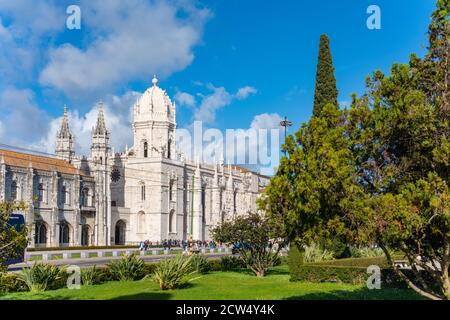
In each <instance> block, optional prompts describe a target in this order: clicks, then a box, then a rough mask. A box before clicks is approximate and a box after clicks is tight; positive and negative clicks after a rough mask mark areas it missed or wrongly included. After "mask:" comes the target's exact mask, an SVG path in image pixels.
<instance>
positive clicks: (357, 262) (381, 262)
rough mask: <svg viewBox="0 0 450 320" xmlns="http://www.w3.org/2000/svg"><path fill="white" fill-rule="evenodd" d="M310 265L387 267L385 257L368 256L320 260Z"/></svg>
mask: <svg viewBox="0 0 450 320" xmlns="http://www.w3.org/2000/svg"><path fill="white" fill-rule="evenodd" d="M311 265H320V266H340V267H361V268H367V267H369V266H373V265H375V266H379V267H380V268H389V264H388V262H387V260H386V257H384V256H381V257H370V258H346V259H337V260H330V261H321V262H315V263H311Z"/></svg>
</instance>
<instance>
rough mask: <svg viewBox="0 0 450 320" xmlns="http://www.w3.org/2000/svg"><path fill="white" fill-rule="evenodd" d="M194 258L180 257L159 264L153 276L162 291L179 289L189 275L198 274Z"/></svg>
mask: <svg viewBox="0 0 450 320" xmlns="http://www.w3.org/2000/svg"><path fill="white" fill-rule="evenodd" d="M193 257H194V256H190V257H189V258H184V257H183V256H178V257H175V258H173V259H167V260H163V261H161V262H159V263H158V265H157V266H156V269H155V271H154V273H153V275H152V279H153V281H155V282H156V283H157V284H158V285H159V288H160V289H161V290H170V289H175V288H178V287H179V286H180V285H181V284H183V283H184V282H185V281H186V280H187V277H188V276H189V275H191V274H193V273H195V272H196V271H195V270H194V268H193V265H192V261H193V259H194V258H193ZM191 280H194V279H191Z"/></svg>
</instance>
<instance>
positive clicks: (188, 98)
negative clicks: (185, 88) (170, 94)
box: [174, 92, 195, 108]
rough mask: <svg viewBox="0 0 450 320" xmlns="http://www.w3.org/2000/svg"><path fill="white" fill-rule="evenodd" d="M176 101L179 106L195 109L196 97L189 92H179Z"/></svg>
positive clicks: (175, 97)
mask: <svg viewBox="0 0 450 320" xmlns="http://www.w3.org/2000/svg"><path fill="white" fill-rule="evenodd" d="M174 99H175V101H176V102H177V103H178V105H179V106H186V107H189V108H193V107H195V97H194V96H193V95H191V94H189V93H187V92H177V93H176V94H175V96H174Z"/></svg>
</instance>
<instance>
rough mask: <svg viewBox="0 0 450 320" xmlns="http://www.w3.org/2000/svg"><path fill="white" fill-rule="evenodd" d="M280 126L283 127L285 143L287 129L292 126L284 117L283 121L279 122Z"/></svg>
mask: <svg viewBox="0 0 450 320" xmlns="http://www.w3.org/2000/svg"><path fill="white" fill-rule="evenodd" d="M280 126H282V127H284V142H285V143H286V136H287V128H289V127H290V126H292V121H289V120H288V118H287V117H284V120H283V121H281V122H280ZM284 156H286V150H284Z"/></svg>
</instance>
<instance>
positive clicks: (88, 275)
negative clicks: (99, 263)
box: [81, 266, 98, 286]
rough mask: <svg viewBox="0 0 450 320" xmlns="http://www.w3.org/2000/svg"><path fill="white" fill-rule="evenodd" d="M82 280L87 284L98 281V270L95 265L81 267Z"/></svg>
mask: <svg viewBox="0 0 450 320" xmlns="http://www.w3.org/2000/svg"><path fill="white" fill-rule="evenodd" d="M81 281H82V283H83V285H85V286H91V285H93V284H96V283H98V272H97V269H96V267H95V266H93V267H91V268H85V269H81Z"/></svg>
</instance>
